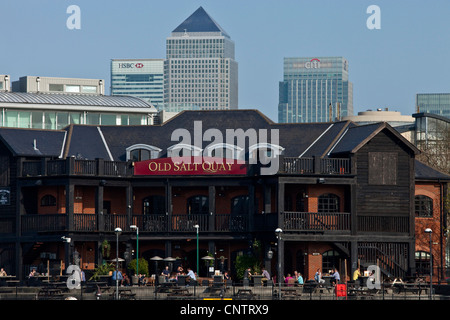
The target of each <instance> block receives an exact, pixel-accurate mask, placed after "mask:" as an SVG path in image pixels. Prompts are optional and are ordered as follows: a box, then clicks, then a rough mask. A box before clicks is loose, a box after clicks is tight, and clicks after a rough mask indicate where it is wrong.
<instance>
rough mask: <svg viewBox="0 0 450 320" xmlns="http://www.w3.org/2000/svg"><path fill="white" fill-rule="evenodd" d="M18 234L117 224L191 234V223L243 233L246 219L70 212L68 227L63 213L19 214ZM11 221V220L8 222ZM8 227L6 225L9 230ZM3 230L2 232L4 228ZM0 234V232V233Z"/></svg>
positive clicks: (203, 228)
mask: <svg viewBox="0 0 450 320" xmlns="http://www.w3.org/2000/svg"><path fill="white" fill-rule="evenodd" d="M21 219H22V229H21V231H22V233H23V234H29V233H38V232H69V231H74V232H96V231H105V232H114V229H115V228H117V227H119V228H121V229H122V230H123V231H131V230H130V225H136V226H138V227H139V231H140V232H144V233H145V232H164V233H167V232H168V233H193V232H196V229H195V228H194V226H195V225H199V232H219V233H223V232H247V231H248V222H247V220H248V218H247V216H245V215H230V214H217V215H208V214H191V215H187V214H173V215H171V216H169V215H165V214H164V215H146V216H144V215H133V216H132V217H131V223H128V216H127V215H124V214H119V215H105V216H103V218H102V222H100V221H99V219H98V217H97V215H95V214H74V215H73V221H71V222H72V223H71V224H70V225H72V228H69V221H68V216H67V215H66V214H39V215H38V214H34V215H23V216H22V217H21ZM12 222H13V221H12ZM12 228H13V227H12V226H11V227H9V228H8V232H9V233H13V232H14V230H12ZM0 231H1V230H0ZM5 232H6V231H5ZM0 233H1V232H0Z"/></svg>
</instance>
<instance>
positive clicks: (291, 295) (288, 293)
mask: <svg viewBox="0 0 450 320" xmlns="http://www.w3.org/2000/svg"><path fill="white" fill-rule="evenodd" d="M300 297H301V293H299V291H298V290H297V289H296V288H294V287H285V288H281V298H283V299H298V298H300Z"/></svg>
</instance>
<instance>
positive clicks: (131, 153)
mask: <svg viewBox="0 0 450 320" xmlns="http://www.w3.org/2000/svg"><path fill="white" fill-rule="evenodd" d="M161 151H162V149H160V148H157V147H155V146H150V145H148V144H135V145H132V146H130V147H128V148H127V149H126V152H127V161H128V160H130V161H144V160H150V159H156V158H159V155H160V152H161Z"/></svg>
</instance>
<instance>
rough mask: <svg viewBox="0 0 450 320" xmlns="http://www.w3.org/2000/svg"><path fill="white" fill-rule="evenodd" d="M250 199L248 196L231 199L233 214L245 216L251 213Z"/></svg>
mask: <svg viewBox="0 0 450 320" xmlns="http://www.w3.org/2000/svg"><path fill="white" fill-rule="evenodd" d="M249 204H250V197H249V196H248V195H243V196H237V197H234V198H233V199H231V214H232V215H244V214H248V212H249Z"/></svg>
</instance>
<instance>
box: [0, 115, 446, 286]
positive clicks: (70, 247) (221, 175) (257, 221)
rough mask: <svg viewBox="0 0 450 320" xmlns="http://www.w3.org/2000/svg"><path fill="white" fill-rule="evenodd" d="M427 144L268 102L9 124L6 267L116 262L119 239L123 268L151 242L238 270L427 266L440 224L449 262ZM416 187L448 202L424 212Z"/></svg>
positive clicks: (2, 174) (1, 239) (0, 218)
mask: <svg viewBox="0 0 450 320" xmlns="http://www.w3.org/2000/svg"><path fill="white" fill-rule="evenodd" d="M418 153H419V150H418V149H417V148H416V147H415V146H414V145H413V144H411V143H410V142H408V141H407V140H406V139H405V138H404V137H402V136H401V135H400V134H399V133H398V132H397V131H395V130H394V129H393V128H392V127H391V126H390V125H388V124H387V123H376V124H371V125H362V126H358V125H356V124H355V123H353V122H351V121H341V122H333V123H307V124H278V123H274V122H272V121H271V120H270V119H268V118H267V117H265V116H264V115H263V114H261V113H260V112H258V111H255V110H229V111H184V112H182V113H180V114H179V115H177V116H176V117H174V118H172V119H171V120H169V121H167V122H165V123H164V124H161V125H153V126H100V125H70V126H68V127H66V128H64V129H63V130H40V129H16V128H0V189H1V191H0V194H1V196H0V197H1V201H0V211H1V215H0V265H1V266H2V267H4V268H5V269H6V271H7V272H8V274H15V275H17V277H18V278H20V279H25V278H26V276H27V274H28V273H29V271H30V268H32V267H36V268H37V269H38V271H40V272H44V273H45V272H47V266H50V272H51V274H60V273H61V272H62V273H64V272H65V269H66V268H67V267H68V266H69V265H70V264H74V263H76V264H79V266H80V267H81V268H82V269H83V270H85V271H86V272H87V273H88V272H92V271H93V270H94V268H95V267H96V266H98V265H100V264H102V263H103V262H104V261H108V260H112V261H115V258H116V254H115V252H116V240H117V239H118V244H119V248H118V249H119V257H120V258H124V259H125V264H124V265H122V267H124V266H126V262H129V261H130V260H131V259H133V258H135V254H136V249H137V248H136V246H137V245H138V249H139V250H138V255H139V257H141V258H145V259H146V260H147V261H149V269H150V274H153V273H155V268H156V267H159V268H162V265H158V263H157V264H156V266H154V264H153V263H152V261H150V259H151V258H152V257H154V256H160V257H162V258H166V257H172V258H175V262H174V264H175V266H176V265H180V264H181V265H183V267H184V268H185V269H186V267H191V268H192V269H193V270H196V267H197V250H198V254H199V256H200V257H204V256H206V255H210V256H212V257H213V258H214V259H215V260H214V265H213V267H214V270H221V271H223V270H230V271H231V273H232V275H233V274H234V273H235V271H236V270H235V266H234V262H235V261H236V257H237V256H239V255H248V254H258V255H259V256H258V257H259V258H260V262H261V265H262V266H265V267H266V268H267V269H268V270H269V272H270V273H271V274H272V275H276V274H277V257H278V253H280V254H281V257H283V258H282V261H281V270H282V272H283V274H284V275H285V274H287V273H293V271H298V272H300V273H302V274H303V276H304V278H305V279H312V278H313V276H314V273H315V271H316V270H317V268H321V269H322V270H323V272H324V273H326V272H328V270H330V269H332V267H336V268H337V269H338V270H339V271H340V273H341V275H343V274H344V272H346V273H347V274H348V275H350V274H351V272H353V270H354V269H355V268H356V267H357V266H358V265H360V266H361V267H362V269H364V268H366V267H368V266H369V265H378V266H379V267H380V269H381V271H382V273H383V274H384V275H386V276H392V277H406V276H410V275H415V274H416V271H417V270H416V257H417V252H419V253H420V254H422V253H423V254H424V255H423V257H422V256H420V257H422V258H423V259H422V260H421V264H420V266H421V267H424V268H421V269H420V270H422V269H423V270H422V271H424V272H426V255H427V254H428V259H429V257H430V256H429V249H427V245H426V244H427V239H428V235H425V234H424V232H423V229H425V228H427V227H430V226H429V225H428V222H430V223H431V222H432V223H433V226H432V227H433V228H434V234H433V237H435V241H436V242H437V243H440V245H435V246H434V247H433V250H435V251H433V254H432V256H433V257H434V260H433V262H434V263H433V264H434V265H435V266H441V267H442V266H443V265H444V264H443V263H444V261H445V257H444V258H442V257H443V252H445V250H444V246H443V243H444V240H445V239H444V237H443V235H442V234H441V232H443V231H442V230H443V228H442V224H443V223H444V220H445V219H443V214H444V211H443V208H442V206H441V202H442V194H443V193H444V192H447V190H446V188H447V187H446V182H448V181H449V177H448V176H446V175H443V174H441V173H439V172H437V171H434V170H433V169H431V168H429V167H427V166H425V165H424V164H421V163H419V164H418V162H417V160H415V155H417V154H418ZM416 168H420V171H419V172H417V171H416ZM416 183H420V184H421V186H420V188H419V189H418V190H417V189H416V188H415V184H416ZM417 192H419V193H418V194H417ZM416 194H417V196H426V197H428V198H430V199H431V202H432V204H433V206H432V207H433V208H434V209H432V210H431V212H422V211H426V210H428V209H429V207H426V205H424V206H423V207H421V206H420V205H419V206H418V207H417V204H420V203H422V202H425V204H426V203H427V202H426V201H428V200H426V198H422V197H419V198H417V196H416ZM417 199H419V200H420V201H422V202H420V201H419V202H418V200H417ZM416 200H417V201H416ZM417 208H419V209H417ZM427 208H428V209H427ZM417 210H419V211H420V210H422V211H421V212H422V214H421V215H420V216H418V217H417V218H416V213H417ZM416 219H421V221H420V223H419V224H416ZM132 225H135V226H137V227H138V231H139V234H137V233H136V230H135V229H133V228H130V226H132ZM117 227H119V228H121V229H122V233H121V234H120V235H119V236H118V237H117V238H116V234H115V233H114V230H115V228H117ZM277 228H281V229H282V234H281V237H280V239H279V241H278V239H277V236H276V234H275V230H276V229H277ZM197 235H198V248H197ZM68 238H70V239H71V241H70V242H67V241H64V239H68ZM137 238H138V239H137ZM137 241H138V243H137ZM106 249H107V250H106ZM428 263H429V261H428ZM175 266H173V267H174V268H175ZM199 267H200V276H206V275H207V272H208V271H209V270H208V269H209V268H206V266H205V263H204V261H200V266H199ZM160 270H161V269H160ZM159 272H160V271H159ZM341 277H342V276H341ZM235 279H236V278H235Z"/></svg>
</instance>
